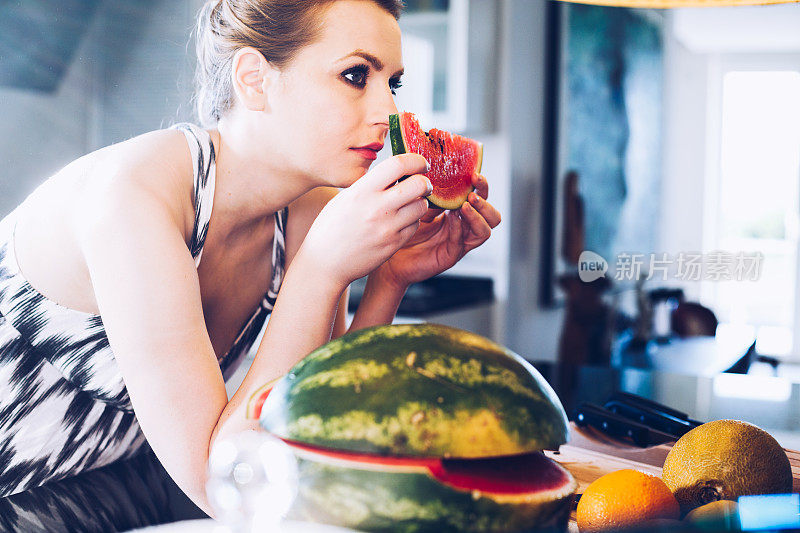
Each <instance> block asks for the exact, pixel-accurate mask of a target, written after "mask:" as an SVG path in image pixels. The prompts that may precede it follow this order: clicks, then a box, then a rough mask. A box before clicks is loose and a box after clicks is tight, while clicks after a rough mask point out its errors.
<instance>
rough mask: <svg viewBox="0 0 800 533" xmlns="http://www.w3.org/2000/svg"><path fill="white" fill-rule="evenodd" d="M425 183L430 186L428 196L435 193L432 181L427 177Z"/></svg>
mask: <svg viewBox="0 0 800 533" xmlns="http://www.w3.org/2000/svg"><path fill="white" fill-rule="evenodd" d="M425 182H426V183H427V184H428V194H430V193H432V192H433V183H431V180H430V179H428V178H427V177H426V178H425Z"/></svg>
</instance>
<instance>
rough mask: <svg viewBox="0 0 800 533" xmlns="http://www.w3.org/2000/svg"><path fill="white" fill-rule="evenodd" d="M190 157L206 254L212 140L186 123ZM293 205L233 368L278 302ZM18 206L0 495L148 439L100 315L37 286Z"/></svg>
mask: <svg viewBox="0 0 800 533" xmlns="http://www.w3.org/2000/svg"><path fill="white" fill-rule="evenodd" d="M174 127H175V128H178V129H180V130H181V131H182V132H183V133H184V134H185V136H186V140H187V141H188V143H189V149H190V151H191V155H192V160H193V166H194V206H195V224H194V232H193V236H192V242H191V247H190V249H191V253H192V256H193V257H194V258H195V263H196V264H198V265H199V264H200V257H201V255H202V252H203V244H204V242H205V238H206V233H207V231H208V225H209V220H210V218H211V209H212V205H213V199H214V182H215V158H214V145H213V144H212V142H211V138H210V137H209V135H208V132H206V131H205V130H203V129H201V128H199V127H197V126H195V125H193V124H188V123H182V124H178V125H176V126H174ZM287 215H288V209H287V208H284V209H283V210H282V211H279V212H278V213H276V214H275V239H274V242H273V247H272V272H273V276H272V281H271V285H270V288H269V290H268V292H267V293H266V294H265V295H264V298H263V300H262V301H261V304H260V305H259V306H258V308H257V309H256V310H255V312H254V313H253V315H252V317H251V318H250V319H249V320H248V321H247V322H246V323H245V324H244V326H243V328H242V330H241V332H240V334H239V335H238V337H237V338H236V341H235V342H234V344H233V346H232V347H231V349H230V350H229V351H228V352H227V353H226V354H224V355H222V356H219V355H218V360H219V365H220V368H221V369H222V374H223V377H224V378H225V380H228V379H229V378H230V376H231V375H232V374H233V373H234V372H235V371H236V369H237V368H238V367H239V365H240V364H241V362H242V360H243V359H244V356H245V355H246V354H247V352H248V350H249V349H250V347H251V346H252V344H253V342H254V341H255V339H256V337H257V336H258V333H259V332H260V330H261V327H262V326H263V324H264V321H265V320H266V318H267V316H268V315H269V313H270V312H271V311H272V308H273V306H274V304H275V299H276V298H277V294H278V289H279V288H280V285H281V281H282V280H283V274H284V268H285V239H284V230H285V225H286V218H287ZM15 220H16V216H15V212H12V213H11V214H9V215H8V216H7V217H6V218H4V219H3V220H2V221H0V497H2V496H6V495H9V494H14V493H16V492H20V491H23V490H26V489H28V488H30V487H35V486H39V485H42V484H44V483H47V482H50V481H54V480H58V479H62V478H65V477H68V476H72V475H75V474H77V473H80V472H83V471H86V470H90V469H93V468H98V467H100V466H103V465H106V464H109V463H111V462H113V461H116V460H118V459H122V458H127V457H130V456H132V455H134V454H136V453H137V452H139V451H140V450H142V449H143V448H144V447H145V446H146V441H145V438H144V435H143V434H142V432H141V430H140V428H139V424H138V422H137V420H136V415H135V414H134V412H133V409H132V407H131V403H130V399H129V398H128V391H127V389H126V388H125V382H124V381H123V379H122V375H121V373H120V369H119V367H118V366H117V363H116V361H115V359H114V354H113V353H112V351H111V348H110V346H109V342H108V337H107V336H106V332H105V330H104V328H103V320H102V318H101V317H100V316H99V315H94V314H90V313H84V312H81V311H76V310H73V309H68V308H66V307H63V306H61V305H59V304H57V303H56V302H54V301H53V300H50V299H48V298H46V297H45V296H43V295H42V294H41V293H39V292H37V290H36V289H34V288H33V286H31V284H30V283H28V281H27V280H26V279H25V278H24V277H23V276H22V274H21V272H20V270H19V267H18V264H17V260H16V257H15V255H14V228H15Z"/></svg>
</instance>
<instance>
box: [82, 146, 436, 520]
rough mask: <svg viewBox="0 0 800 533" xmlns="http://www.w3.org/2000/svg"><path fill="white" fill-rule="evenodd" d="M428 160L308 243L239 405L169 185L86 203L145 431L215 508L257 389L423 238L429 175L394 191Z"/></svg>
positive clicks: (86, 231)
mask: <svg viewBox="0 0 800 533" xmlns="http://www.w3.org/2000/svg"><path fill="white" fill-rule="evenodd" d="M420 159H421V158H419V157H418V156H413V157H412V155H408V156H407V157H402V156H398V159H397V161H395V162H394V163H393V164H390V165H385V166H384V167H383V171H382V172H381V173H376V174H374V175H373V176H372V180H371V181H366V182H365V183H364V184H362V185H361V187H360V188H357V187H354V188H353V189H351V190H350V195H349V196H348V197H346V198H344V199H341V201H340V202H339V203H338V205H337V206H336V209H334V210H332V211H329V212H328V218H327V219H326V220H325V221H324V223H323V224H320V226H319V228H318V232H317V233H316V234H315V239H312V240H313V241H314V243H313V244H314V245H313V246H308V247H306V246H305V245H306V244H307V241H306V242H304V246H303V247H302V249H301V250H300V251H299V252H298V253H297V254H296V256H295V257H294V259H293V261H292V264H291V266H290V267H289V268H288V269H287V271H286V275H285V278H284V280H283V285H282V287H281V291H280V296H279V298H278V301H277V303H276V305H275V308H274V310H273V312H272V316H271V318H270V322H269V324H268V327H267V330H266V333H265V335H264V338H263V339H262V342H261V345H260V346H259V349H258V353H257V355H256V358H255V360H254V362H253V365H252V366H251V368H250V370H249V371H248V373H247V375H246V376H245V379H244V382H243V383H242V385H241V386H240V387H239V389H238V390H237V391H236V393H235V395H234V396H233V398H232V399H231V400H230V401H227V395H226V392H225V386H224V382H223V379H222V374H221V372H220V368H219V365H218V363H217V359H216V356H215V354H214V350H213V347H212V345H211V340H210V338H209V336H208V331H207V329H206V326H205V320H204V317H203V311H202V301H201V295H200V287H199V281H198V277H197V270H196V268H195V265H194V261H193V259H192V257H191V254H190V253H189V251H188V249H187V248H186V243H185V242H184V237H183V231H182V230H181V228H183V227H184V225H185V221H184V220H182V219H181V215H180V213H178V210H175V209H171V208H170V207H169V206H168V205H167V204H168V203H169V202H168V201H165V200H164V198H163V195H160V194H159V192H158V188H157V186H156V187H154V189H153V190H152V191H149V190H147V189H146V188H144V187H140V186H137V185H135V184H134V183H133V181H131V182H130V183H128V182H126V181H125V180H117V179H114V180H109V182H110V183H111V184H112V185H108V186H106V187H104V188H101V189H102V190H94V191H93V192H92V193H91V194H89V195H88V196H89V197H87V198H85V203H84V205H81V206H78V207H77V208H76V213H78V215H77V216H76V221H75V222H76V223H75V227H76V229H75V233H76V235H77V237H78V242H79V245H80V247H81V250H82V252H83V254H84V258H85V260H86V263H87V267H88V269H89V274H90V276H91V281H92V286H93V290H94V292H95V298H96V301H97V305H98V308H99V310H100V313H101V315H102V316H103V323H104V325H105V329H106V332H107V334H108V338H109V342H110V345H111V348H112V349H113V351H114V355H115V358H116V360H117V363H118V364H119V366H120V369H121V371H122V374H123V377H124V379H125V384H126V387H127V390H128V393H129V396H130V399H131V404H132V405H133V408H134V411H135V412H136V416H137V419H138V421H139V423H140V426H141V428H142V431H143V432H144V434H145V437H146V438H147V440H148V442H149V444H150V446H151V447H152V449H153V451H154V452H155V453H156V456H157V457H158V459H159V461H160V462H161V463H162V464H163V465H164V468H165V469H166V470H167V472H168V473H169V475H170V476H171V477H172V478H173V479H174V480H175V482H176V483H177V485H178V486H179V487H180V488H181V490H183V491H184V492H185V493H186V494H187V496H189V498H191V499H192V501H194V502H195V503H196V504H197V505H198V506H199V507H200V508H201V509H203V510H204V511H205V512H206V513H208V514H209V515H211V514H212V512H211V509H210V508H209V505H208V501H207V498H206V495H205V484H206V477H207V463H208V455H209V450H210V449H211V446H213V443H214V442H215V441H216V439H218V438H224V437H227V436H231V435H233V434H235V433H237V432H239V431H242V430H246V429H256V426H257V423H256V422H254V421H250V420H247V419H246V418H245V416H244V414H245V413H244V411H245V408H246V402H247V400H248V398H249V396H250V394H251V393H252V391H253V390H254V389H255V388H257V387H260V386H261V385H263V384H264V383H265V382H267V381H269V380H271V379H273V378H275V377H278V376H280V375H282V374H283V373H285V372H286V371H287V370H288V369H289V368H291V367H292V366H293V365H294V364H295V363H296V362H297V361H299V360H300V359H301V358H302V357H304V356H305V355H306V354H308V353H309V352H310V351H312V350H313V349H315V348H317V347H319V346H320V345H322V344H324V343H326V342H328V340H329V339H330V337H331V334H332V329H333V324H334V317H335V316H336V313H337V308H338V304H339V301H340V298H342V297H343V295H344V293H345V292H346V288H347V286H348V284H349V282H350V281H351V280H352V279H355V278H356V277H358V276H359V275H363V274H361V272H369V271H371V270H374V268H375V267H376V266H377V265H378V264H380V262H382V261H385V258H386V257H388V255H391V253H393V251H394V250H396V249H397V247H398V246H399V245H401V244H402V242H405V240H407V239H408V238H409V237H410V235H412V234H413V230H415V229H416V225H415V222H414V221H415V220H418V219H419V216H420V215H421V211H419V207H421V206H420V202H419V201H418V200H415V198H419V197H420V195H421V194H422V193H423V192H424V184H423V182H422V181H420V180H414V179H408V180H406V181H405V182H403V183H404V186H403V187H401V188H399V189H398V190H395V191H392V192H391V193H389V192H386V191H384V189H383V187H385V183H386V184H388V183H391V182H393V181H396V180H397V177H399V176H402V175H407V174H411V173H413V172H414V171H415V170H416V169H417V168H419V167H421V166H424V165H420ZM421 162H422V163H424V160H422V161H421ZM420 186H422V189H420ZM364 205H368V206H373V207H372V209H371V211H369V213H367V214H366V215H362V216H363V217H364V218H365V220H364V221H363V222H361V223H359V224H355V225H354V227H355V228H357V231H358V234H356V235H351V234H350V233H351V231H352V230H351V226H353V225H352V223H351V221H350V220H349V213H351V212H354V211H356V210H357V209H359V208H361V206H364ZM384 205H385V206H386V207H384ZM397 206H399V207H397ZM309 236H310V233H309ZM330 243H336V244H337V246H336V247H331V246H330ZM304 250H305V253H304V252H303V251H304ZM321 273H322V274H321ZM328 274H330V275H328Z"/></svg>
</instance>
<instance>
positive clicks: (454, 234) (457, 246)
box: [445, 211, 464, 258]
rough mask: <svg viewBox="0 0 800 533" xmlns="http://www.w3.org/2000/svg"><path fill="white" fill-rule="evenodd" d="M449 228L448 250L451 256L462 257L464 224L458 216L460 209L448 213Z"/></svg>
mask: <svg viewBox="0 0 800 533" xmlns="http://www.w3.org/2000/svg"><path fill="white" fill-rule="evenodd" d="M445 216H446V217H447V224H448V230H449V236H448V237H449V238H448V239H447V252H448V255H450V256H451V257H458V258H460V257H461V255H462V252H463V250H464V243H463V241H462V239H463V238H464V224H463V223H462V222H461V220H460V219H459V217H458V211H449V212H448V213H447V214H446V215H445Z"/></svg>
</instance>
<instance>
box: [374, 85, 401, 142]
mask: <svg viewBox="0 0 800 533" xmlns="http://www.w3.org/2000/svg"><path fill="white" fill-rule="evenodd" d="M376 93H377V94H376V97H375V101H374V102H373V105H372V106H370V107H371V108H372V121H371V122H372V124H374V125H376V126H380V128H381V130H382V131H381V135H385V134H386V133H387V132H388V131H389V115H393V114H396V113H397V106H396V105H395V103H394V95H393V94H392V90H391V89H390V88H389V87H388V86H387V87H385V88H382V89H381V90H380V91H376Z"/></svg>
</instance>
